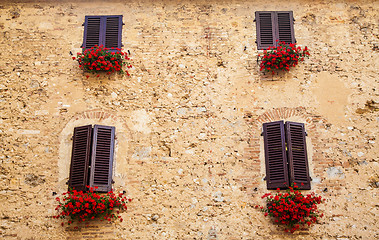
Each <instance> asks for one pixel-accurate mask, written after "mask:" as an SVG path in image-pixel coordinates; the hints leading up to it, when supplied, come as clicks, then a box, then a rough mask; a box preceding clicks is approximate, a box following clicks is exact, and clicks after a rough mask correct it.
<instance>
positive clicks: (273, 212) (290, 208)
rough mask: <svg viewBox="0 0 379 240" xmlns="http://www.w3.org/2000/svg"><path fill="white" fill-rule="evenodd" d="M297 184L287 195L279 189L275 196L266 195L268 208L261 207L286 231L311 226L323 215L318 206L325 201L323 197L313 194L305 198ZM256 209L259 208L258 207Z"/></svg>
mask: <svg viewBox="0 0 379 240" xmlns="http://www.w3.org/2000/svg"><path fill="white" fill-rule="evenodd" d="M297 188H298V187H297V185H296V183H295V184H294V186H293V187H289V189H288V190H287V191H286V193H281V192H280V189H279V188H278V189H277V191H276V194H275V195H272V194H271V193H266V194H265V195H263V196H262V198H266V207H260V209H261V211H262V212H264V213H265V214H264V215H265V216H271V217H273V218H274V219H275V220H274V221H275V222H276V223H279V224H282V225H284V226H285V228H284V231H286V232H291V233H293V232H295V231H296V230H298V229H300V227H305V226H307V225H308V226H310V225H311V224H313V223H316V222H317V221H318V219H319V218H321V217H323V214H322V213H321V214H319V211H318V209H317V205H318V204H320V203H322V202H323V201H325V200H324V199H322V198H321V196H315V193H314V192H312V193H310V194H307V195H306V196H304V195H303V194H302V193H301V192H300V191H298V190H297ZM255 208H259V206H258V205H256V206H255Z"/></svg>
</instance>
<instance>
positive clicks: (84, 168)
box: [68, 125, 92, 191]
mask: <svg viewBox="0 0 379 240" xmlns="http://www.w3.org/2000/svg"><path fill="white" fill-rule="evenodd" d="M91 136H92V126H91V125H87V126H82V127H76V128H75V129H74V136H73V143H72V154H71V167H70V178H69V182H68V186H69V188H72V189H76V190H77V191H85V190H86V189H87V188H86V186H87V185H88V165H89V161H90V154H91Z"/></svg>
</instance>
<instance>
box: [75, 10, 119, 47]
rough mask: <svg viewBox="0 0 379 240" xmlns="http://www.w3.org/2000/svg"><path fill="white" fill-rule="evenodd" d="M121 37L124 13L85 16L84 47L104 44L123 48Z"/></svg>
mask: <svg viewBox="0 0 379 240" xmlns="http://www.w3.org/2000/svg"><path fill="white" fill-rule="evenodd" d="M121 38H122V15H115V16H86V17H85V22H84V40H83V45H82V46H83V48H84V49H87V48H91V47H94V46H95V45H98V46H100V45H103V46H104V47H107V48H112V47H113V48H121V45H122V44H121ZM110 51H117V50H116V49H114V50H110Z"/></svg>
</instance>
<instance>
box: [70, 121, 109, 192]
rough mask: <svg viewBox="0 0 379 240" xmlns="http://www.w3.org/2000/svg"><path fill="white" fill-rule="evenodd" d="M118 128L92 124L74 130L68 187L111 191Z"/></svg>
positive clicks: (81, 189)
mask: <svg viewBox="0 0 379 240" xmlns="http://www.w3.org/2000/svg"><path fill="white" fill-rule="evenodd" d="M114 139H115V128H114V127H109V126H102V125H95V126H94V127H93V128H92V125H87V126H81V127H76V128H75V129H74V136H73V143H72V154H71V167H70V177H69V181H68V186H69V188H74V189H76V190H78V191H86V190H87V187H86V186H90V187H95V186H96V187H98V189H97V191H99V192H108V191H110V190H111V189H112V172H113V171H112V169H113V152H114Z"/></svg>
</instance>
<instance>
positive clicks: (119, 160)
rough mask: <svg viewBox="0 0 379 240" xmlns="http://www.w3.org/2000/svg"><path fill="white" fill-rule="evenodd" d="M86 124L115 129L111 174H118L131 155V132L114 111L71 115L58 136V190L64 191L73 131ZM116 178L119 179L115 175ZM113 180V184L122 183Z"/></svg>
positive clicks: (91, 111) (68, 171) (92, 111)
mask: <svg viewBox="0 0 379 240" xmlns="http://www.w3.org/2000/svg"><path fill="white" fill-rule="evenodd" d="M86 125H92V126H94V125H105V126H114V127H115V129H116V132H115V136H116V144H115V150H114V160H113V169H114V170H113V174H114V175H116V176H118V175H120V172H123V170H124V169H126V168H127V164H128V159H129V157H130V156H131V153H130V149H129V148H130V146H129V145H130V144H129V142H131V141H133V134H132V132H131V130H130V128H129V127H128V125H127V123H126V122H125V121H124V119H123V118H122V117H120V116H117V115H116V114H115V113H113V112H110V111H104V110H90V111H85V112H80V113H77V114H75V115H74V116H72V118H71V119H70V120H69V121H68V122H67V124H66V125H65V126H64V128H63V129H62V131H61V134H60V136H59V158H58V165H57V166H58V169H57V173H58V186H57V188H58V189H57V190H58V191H66V190H67V185H66V182H67V181H68V179H69V174H70V163H71V152H72V141H73V138H72V137H73V132H74V129H75V128H76V127H79V126H86ZM116 179H121V177H117V178H116ZM121 182H122V181H120V183H118V181H117V180H116V181H115V186H118V185H122V183H121Z"/></svg>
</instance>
